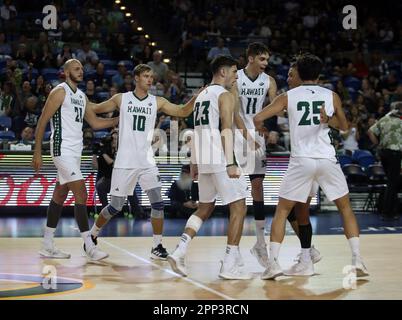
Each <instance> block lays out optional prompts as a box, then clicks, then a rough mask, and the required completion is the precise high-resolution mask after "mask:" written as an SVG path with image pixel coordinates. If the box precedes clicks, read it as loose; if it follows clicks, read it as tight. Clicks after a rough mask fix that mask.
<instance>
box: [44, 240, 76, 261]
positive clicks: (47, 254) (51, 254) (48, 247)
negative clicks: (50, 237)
mask: <svg viewBox="0 0 402 320" xmlns="http://www.w3.org/2000/svg"><path fill="white" fill-rule="evenodd" d="M39 254H40V255H41V256H42V257H44V258H51V259H70V257H71V254H69V253H66V252H63V251H62V250H60V249H59V248H57V247H56V246H55V245H54V242H53V241H51V242H50V243H47V244H45V241H43V244H42V248H41V249H40V250H39Z"/></svg>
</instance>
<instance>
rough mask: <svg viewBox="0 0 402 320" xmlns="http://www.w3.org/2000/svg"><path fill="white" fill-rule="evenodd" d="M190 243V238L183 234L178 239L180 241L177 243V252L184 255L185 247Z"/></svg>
mask: <svg viewBox="0 0 402 320" xmlns="http://www.w3.org/2000/svg"><path fill="white" fill-rule="evenodd" d="M190 241H191V237H190V236H189V235H188V234H187V233H183V234H182V235H181V237H180V241H179V250H180V251H181V252H182V253H186V252H187V247H188V245H189V243H190Z"/></svg>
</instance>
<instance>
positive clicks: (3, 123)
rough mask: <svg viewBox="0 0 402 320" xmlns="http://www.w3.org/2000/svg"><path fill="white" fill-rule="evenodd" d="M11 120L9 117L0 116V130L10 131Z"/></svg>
mask: <svg viewBox="0 0 402 320" xmlns="http://www.w3.org/2000/svg"><path fill="white" fill-rule="evenodd" d="M11 125H12V120H11V118H10V117H7V116H1V117H0V130H9V129H11Z"/></svg>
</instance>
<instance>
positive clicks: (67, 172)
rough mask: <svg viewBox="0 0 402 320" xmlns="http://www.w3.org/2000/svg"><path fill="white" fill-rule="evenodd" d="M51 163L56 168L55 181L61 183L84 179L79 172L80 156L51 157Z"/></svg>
mask: <svg viewBox="0 0 402 320" xmlns="http://www.w3.org/2000/svg"><path fill="white" fill-rule="evenodd" d="M53 163H54V165H55V166H56V168H57V181H58V182H59V183H60V184H61V185H63V184H66V183H69V182H73V181H77V180H82V179H84V178H83V176H82V173H81V157H69V156H58V157H53Z"/></svg>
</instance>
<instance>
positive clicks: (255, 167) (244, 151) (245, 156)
mask: <svg viewBox="0 0 402 320" xmlns="http://www.w3.org/2000/svg"><path fill="white" fill-rule="evenodd" d="M237 77H238V78H237V89H238V92H239V99H240V110H239V113H240V117H241V118H242V120H243V122H244V124H245V126H246V128H247V130H248V132H249V133H250V135H251V136H252V137H253V138H254V139H255V140H256V141H257V142H258V144H259V145H260V146H261V147H262V148H263V150H264V152H263V153H262V154H261V155H257V154H256V153H255V152H253V151H252V150H251V148H250V146H246V140H245V139H244V137H243V135H242V133H241V132H240V130H236V135H235V154H236V159H237V161H238V163H239V165H240V166H241V168H242V170H243V172H244V173H245V174H249V175H256V176H263V175H265V171H266V157H265V149H266V148H265V139H264V137H261V136H260V135H259V134H258V132H256V130H255V126H254V122H253V118H254V116H255V115H256V114H257V113H258V112H260V111H261V110H262V108H263V106H264V101H265V97H266V96H267V93H268V90H269V86H270V79H269V76H268V75H267V74H266V73H264V72H262V73H261V74H259V75H258V77H257V78H256V79H255V80H254V81H253V80H251V79H250V78H249V77H248V76H247V74H246V73H245V69H242V70H239V71H237Z"/></svg>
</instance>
